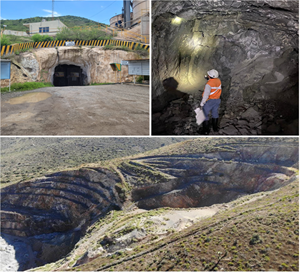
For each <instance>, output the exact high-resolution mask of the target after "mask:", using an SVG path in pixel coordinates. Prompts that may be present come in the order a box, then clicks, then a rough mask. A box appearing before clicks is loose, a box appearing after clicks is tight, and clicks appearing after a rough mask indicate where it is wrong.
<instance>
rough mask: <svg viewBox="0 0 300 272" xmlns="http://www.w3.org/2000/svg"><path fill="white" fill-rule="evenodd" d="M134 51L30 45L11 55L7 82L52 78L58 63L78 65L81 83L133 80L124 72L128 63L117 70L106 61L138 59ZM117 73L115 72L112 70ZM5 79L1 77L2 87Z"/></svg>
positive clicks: (45, 80) (49, 80)
mask: <svg viewBox="0 0 300 272" xmlns="http://www.w3.org/2000/svg"><path fill="white" fill-rule="evenodd" d="M138 58H140V56H139V55H138V54H137V53H134V52H126V51H123V50H103V49H102V48H101V47H94V48H92V47H85V46H83V47H79V46H78V47H74V46H72V47H58V48H40V49H32V50H31V52H29V51H28V52H25V53H21V54H20V55H16V56H14V57H13V58H12V64H11V84H12V83H17V82H18V83H24V82H33V81H34V82H53V73H54V70H55V67H56V66H57V65H60V64H69V65H70V64H71V65H77V66H80V67H81V69H82V70H83V73H84V74H85V76H86V80H85V82H84V83H85V85H88V84H91V83H94V82H97V83H119V82H128V81H132V80H133V76H129V75H128V66H124V65H122V70H121V71H120V72H115V71H113V70H112V68H111V66H110V63H120V62H121V60H133V59H138ZM116 73H117V74H116ZM8 84H9V80H8V79H7V80H1V86H2V87H6V86H8Z"/></svg>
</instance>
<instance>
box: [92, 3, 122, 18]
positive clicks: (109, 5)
mask: <svg viewBox="0 0 300 272" xmlns="http://www.w3.org/2000/svg"><path fill="white" fill-rule="evenodd" d="M115 2H117V0H116V1H113V2H112V3H111V4H110V5H108V6H107V7H105V8H104V9H102V10H100V11H99V12H98V13H96V14H94V15H93V16H91V17H89V19H91V18H92V17H94V16H96V15H98V14H99V13H101V12H102V11H103V10H105V9H107V8H108V7H110V6H111V5H112V4H113V3H115Z"/></svg>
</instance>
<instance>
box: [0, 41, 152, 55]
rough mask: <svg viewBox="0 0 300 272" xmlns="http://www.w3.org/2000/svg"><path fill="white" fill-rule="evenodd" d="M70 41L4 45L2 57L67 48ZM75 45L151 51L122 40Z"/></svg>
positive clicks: (79, 42) (81, 42) (76, 43)
mask: <svg viewBox="0 0 300 272" xmlns="http://www.w3.org/2000/svg"><path fill="white" fill-rule="evenodd" d="M69 41H70V40H59V41H45V42H30V43H16V44H13V45H4V46H2V47H1V57H2V56H4V55H11V54H15V53H16V52H17V51H22V50H24V49H30V48H34V49H37V48H47V47H59V46H65V42H69ZM75 45H76V46H105V45H113V46H126V47H128V48H129V49H131V50H136V49H137V48H139V47H141V48H144V49H146V50H148V51H149V49H150V47H149V45H148V44H141V43H137V42H129V41H122V40H89V41H83V40H78V41H75Z"/></svg>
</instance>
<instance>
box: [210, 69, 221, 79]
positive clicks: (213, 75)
mask: <svg viewBox="0 0 300 272" xmlns="http://www.w3.org/2000/svg"><path fill="white" fill-rule="evenodd" d="M207 74H208V75H209V76H210V77H212V78H217V77H219V73H218V71H217V70H215V69H212V70H209V71H207Z"/></svg>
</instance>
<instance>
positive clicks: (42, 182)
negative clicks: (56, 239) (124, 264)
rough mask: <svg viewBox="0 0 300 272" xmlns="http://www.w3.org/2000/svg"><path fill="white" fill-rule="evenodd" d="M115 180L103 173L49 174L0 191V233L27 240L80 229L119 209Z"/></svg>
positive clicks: (92, 171)
mask: <svg viewBox="0 0 300 272" xmlns="http://www.w3.org/2000/svg"><path fill="white" fill-rule="evenodd" d="M117 182H119V180H118V177H117V176H115V175H114V174H112V173H111V172H109V171H107V170H104V169H100V168H98V169H84V168H83V169H80V170H76V171H64V172H59V173H55V174H51V175H48V176H45V177H42V178H38V179H34V180H32V181H28V182H22V183H18V184H16V185H12V186H9V187H6V188H4V189H2V190H1V230H2V232H3V233H7V234H11V235H16V236H23V237H29V236H33V235H41V234H47V233H52V232H65V231H70V230H73V229H75V228H77V227H78V226H80V228H81V227H82V228H84V225H86V224H88V222H89V220H91V219H92V218H94V217H97V216H99V215H101V214H105V213H106V212H107V211H108V210H110V209H116V208H118V207H119V208H120V207H121V202H120V200H119V197H118V193H117V192H116V190H115V184H116V183H117Z"/></svg>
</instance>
